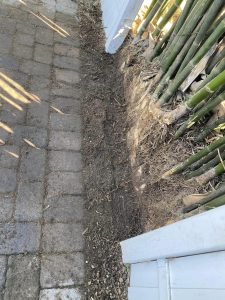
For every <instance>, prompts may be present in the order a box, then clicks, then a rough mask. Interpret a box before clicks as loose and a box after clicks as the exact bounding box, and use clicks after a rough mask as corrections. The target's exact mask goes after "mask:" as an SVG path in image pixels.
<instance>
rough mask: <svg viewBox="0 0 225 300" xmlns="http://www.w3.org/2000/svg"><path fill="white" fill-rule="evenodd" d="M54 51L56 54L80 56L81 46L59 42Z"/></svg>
mask: <svg viewBox="0 0 225 300" xmlns="http://www.w3.org/2000/svg"><path fill="white" fill-rule="evenodd" d="M54 52H55V54H58V55H64V56H69V57H76V58H79V56H80V49H79V48H76V47H73V46H70V45H64V44H58V43H56V44H55V46H54Z"/></svg>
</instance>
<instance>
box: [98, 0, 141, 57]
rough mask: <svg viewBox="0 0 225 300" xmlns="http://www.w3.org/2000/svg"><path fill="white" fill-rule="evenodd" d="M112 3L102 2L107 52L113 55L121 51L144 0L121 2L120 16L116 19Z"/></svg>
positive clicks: (106, 0) (125, 0) (123, 0)
mask: <svg viewBox="0 0 225 300" xmlns="http://www.w3.org/2000/svg"><path fill="white" fill-rule="evenodd" d="M112 1H115V0H101V3H102V11H103V24H104V28H105V33H106V45H105V48H106V52H108V53H110V54H113V53H116V51H117V50H118V49H119V47H120V46H121V45H122V43H123V42H124V40H125V38H126V36H127V34H128V32H129V30H130V28H131V25H132V22H133V21H134V19H135V18H136V16H137V14H138V12H139V10H140V8H141V5H142V3H143V1H144V0H122V1H121V2H120V1H119V2H118V3H119V6H118V7H117V8H116V9H118V14H117V16H116V18H112V19H111V20H110V18H111V15H110V13H109V12H110V8H111V9H115V6H114V7H113V5H112Z"/></svg>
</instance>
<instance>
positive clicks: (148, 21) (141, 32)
mask: <svg viewBox="0 0 225 300" xmlns="http://www.w3.org/2000/svg"><path fill="white" fill-rule="evenodd" d="M163 2H164V0H158V1H157V2H156V3H155V5H154V7H153V8H152V9H151V11H150V12H149V14H148V16H147V17H146V19H145V20H144V22H143V23H142V25H141V27H140V29H139V30H138V33H137V36H136V37H135V39H134V43H136V42H137V41H139V40H140V39H141V37H142V34H143V33H144V32H145V30H146V28H147V27H148V25H149V23H150V22H151V21H152V19H153V17H154V16H155V14H156V13H157V11H158V9H159V8H160V6H161V5H162V4H163Z"/></svg>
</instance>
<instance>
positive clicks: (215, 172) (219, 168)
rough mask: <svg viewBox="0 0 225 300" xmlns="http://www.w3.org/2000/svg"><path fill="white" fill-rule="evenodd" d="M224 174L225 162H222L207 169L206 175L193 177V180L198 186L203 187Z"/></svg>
mask: <svg viewBox="0 0 225 300" xmlns="http://www.w3.org/2000/svg"><path fill="white" fill-rule="evenodd" d="M224 172H225V160H223V161H222V162H221V163H219V164H218V165H216V166H215V167H214V168H211V169H209V170H208V171H207V172H206V173H204V174H202V175H200V176H197V177H195V180H196V181H197V183H198V184H200V185H204V184H206V183H207V182H208V181H210V180H211V179H213V178H215V177H216V176H219V175H221V174H222V173H224Z"/></svg>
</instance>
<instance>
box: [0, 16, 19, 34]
mask: <svg viewBox="0 0 225 300" xmlns="http://www.w3.org/2000/svg"><path fill="white" fill-rule="evenodd" d="M15 31H16V21H15V20H11V19H9V18H2V17H1V18H0V33H6V34H7V35H9V34H14V33H15Z"/></svg>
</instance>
